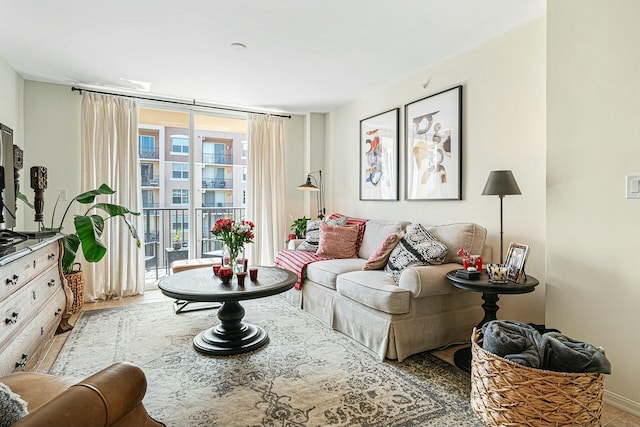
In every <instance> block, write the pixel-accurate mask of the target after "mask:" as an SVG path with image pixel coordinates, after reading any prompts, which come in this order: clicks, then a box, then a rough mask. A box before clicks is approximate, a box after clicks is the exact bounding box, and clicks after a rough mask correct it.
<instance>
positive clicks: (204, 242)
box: [138, 206, 245, 276]
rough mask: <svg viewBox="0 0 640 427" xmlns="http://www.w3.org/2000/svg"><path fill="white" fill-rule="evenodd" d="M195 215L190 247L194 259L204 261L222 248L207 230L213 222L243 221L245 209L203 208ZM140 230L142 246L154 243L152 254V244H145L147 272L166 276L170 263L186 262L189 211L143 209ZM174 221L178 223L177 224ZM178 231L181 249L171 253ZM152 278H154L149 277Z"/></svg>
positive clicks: (227, 207)
mask: <svg viewBox="0 0 640 427" xmlns="http://www.w3.org/2000/svg"><path fill="white" fill-rule="evenodd" d="M195 214H196V224H195V227H196V236H197V237H196V242H195V244H193V245H191V246H192V248H191V249H192V250H193V253H194V255H193V257H195V258H206V257H214V256H217V254H216V253H215V251H218V250H220V249H221V248H222V246H221V244H220V242H218V241H216V240H215V239H214V238H212V236H211V233H210V230H211V229H212V228H213V225H214V224H215V222H216V221H217V220H218V219H220V218H228V219H233V220H235V221H240V220H243V219H244V218H245V208H243V207H232V206H226V207H203V208H195ZM142 217H143V218H142V220H143V223H144V228H143V230H138V233H139V235H140V237H141V239H143V240H144V243H145V244H147V243H152V242H155V247H156V250H155V253H153V252H152V251H153V250H154V249H153V246H154V244H149V245H145V260H146V263H145V264H146V269H147V271H151V270H153V271H154V272H155V269H159V270H161V272H162V273H164V274H168V273H169V268H170V261H171V262H173V261H175V260H177V259H187V256H188V254H189V243H190V242H188V240H187V239H188V237H189V229H190V227H189V225H190V224H189V223H188V220H187V218H188V217H189V209H187V208H147V207H143V209H142ZM176 218H178V219H179V221H176ZM177 229H181V230H183V231H182V237H183V240H182V241H183V245H184V246H183V247H182V248H181V249H179V250H173V242H174V240H175V239H174V237H175V233H176V230H177ZM152 276H153V275H152Z"/></svg>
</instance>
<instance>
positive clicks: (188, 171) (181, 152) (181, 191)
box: [138, 107, 247, 279]
mask: <svg viewBox="0 0 640 427" xmlns="http://www.w3.org/2000/svg"><path fill="white" fill-rule="evenodd" d="M246 129H247V123H246V120H245V119H244V118H230V117H221V116H216V115H213V114H208V113H202V112H196V111H193V112H190V111H177V110H169V109H162V108H151V107H141V108H140V109H139V123H138V131H139V153H140V176H141V184H142V201H143V215H144V232H143V237H144V240H145V255H146V259H147V269H148V271H150V272H151V274H148V275H147V277H150V278H152V279H155V277H156V272H157V273H158V274H160V275H161V274H167V273H168V272H169V266H170V263H171V262H173V261H175V260H178V259H186V258H187V257H197V258H200V257H208V256H217V255H218V254H219V253H220V249H221V248H220V245H219V243H218V242H216V241H214V240H213V239H212V238H211V236H210V233H209V230H210V229H211V228H212V227H213V224H214V223H215V221H216V220H217V219H219V218H232V219H241V218H244V208H245V192H246V164H247V135H246Z"/></svg>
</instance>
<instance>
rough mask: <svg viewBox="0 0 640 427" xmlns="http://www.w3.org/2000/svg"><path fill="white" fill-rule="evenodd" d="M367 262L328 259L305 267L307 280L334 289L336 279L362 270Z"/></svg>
mask: <svg viewBox="0 0 640 427" xmlns="http://www.w3.org/2000/svg"><path fill="white" fill-rule="evenodd" d="M366 262H367V261H366V260H364V259H361V258H345V259H329V260H325V261H318V262H314V263H311V264H309V265H308V266H307V280H311V281H313V282H316V283H317V284H319V285H322V286H325V287H327V288H330V289H335V288H336V277H337V276H338V275H340V274H343V273H348V272H350V271H357V270H362V266H364V264H365V263H366Z"/></svg>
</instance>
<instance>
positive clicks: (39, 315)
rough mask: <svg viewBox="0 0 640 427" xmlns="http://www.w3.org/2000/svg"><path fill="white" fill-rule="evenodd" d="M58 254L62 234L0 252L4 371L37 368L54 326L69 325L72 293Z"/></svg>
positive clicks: (0, 369)
mask: <svg viewBox="0 0 640 427" xmlns="http://www.w3.org/2000/svg"><path fill="white" fill-rule="evenodd" d="M60 256H61V244H60V237H54V238H51V239H44V240H42V241H37V242H35V241H30V242H29V241H28V242H24V243H22V244H21V245H20V247H19V248H17V249H16V252H14V253H11V254H8V255H5V256H2V257H0V376H1V375H7V374H8V373H11V372H13V371H17V370H28V369H30V368H31V367H33V365H34V364H35V362H36V361H37V360H38V357H39V356H40V353H41V351H42V350H43V347H44V344H46V342H47V341H48V340H49V339H50V338H51V337H52V336H53V335H54V333H55V332H56V330H58V329H60V330H62V331H66V330H69V329H70V328H71V327H70V325H69V324H68V323H67V320H68V318H69V316H70V308H71V304H72V302H73V295H72V293H71V291H70V290H69V288H68V287H67V285H66V283H65V281H64V276H63V275H62V271H61V268H60V263H59V260H60ZM63 318H64V322H62V321H63ZM61 322H62V324H61Z"/></svg>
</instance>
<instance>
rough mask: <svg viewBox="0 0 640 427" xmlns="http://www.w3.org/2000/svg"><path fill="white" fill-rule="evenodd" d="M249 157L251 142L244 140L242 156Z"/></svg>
mask: <svg viewBox="0 0 640 427" xmlns="http://www.w3.org/2000/svg"><path fill="white" fill-rule="evenodd" d="M247 157H249V143H248V142H247V141H242V158H243V159H246V158H247Z"/></svg>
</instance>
